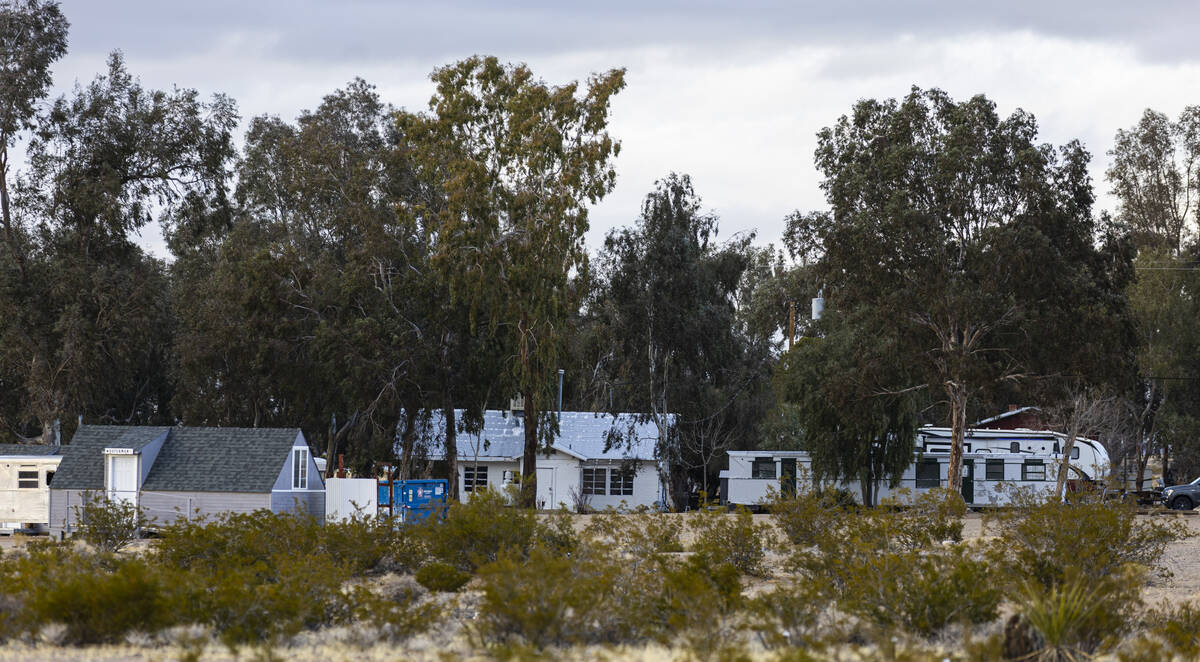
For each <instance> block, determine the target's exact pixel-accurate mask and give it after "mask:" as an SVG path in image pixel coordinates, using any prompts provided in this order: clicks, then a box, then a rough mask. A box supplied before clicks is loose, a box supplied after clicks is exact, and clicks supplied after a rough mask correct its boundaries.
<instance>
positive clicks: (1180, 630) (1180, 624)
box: [1117, 602, 1200, 662]
mask: <svg viewBox="0 0 1200 662" xmlns="http://www.w3.org/2000/svg"><path fill="white" fill-rule="evenodd" d="M1141 627H1142V631H1141V632H1140V633H1139V634H1138V636H1137V637H1135V638H1134V639H1133V640H1132V641H1130V642H1128V643H1127V644H1126V645H1124V646H1122V647H1121V648H1120V649H1119V650H1118V651H1117V659H1119V660H1121V662H1135V661H1137V662H1141V661H1143V660H1144V661H1145V662H1153V661H1156V660H1166V659H1182V660H1194V659H1198V658H1200V609H1198V608H1197V607H1196V605H1195V604H1194V603H1191V602H1185V603H1183V604H1181V605H1178V606H1176V607H1174V608H1171V607H1169V606H1166V605H1164V606H1163V607H1160V608H1157V609H1151V610H1149V611H1148V612H1147V613H1146V614H1145V615H1144V616H1143V617H1142V619H1141Z"/></svg>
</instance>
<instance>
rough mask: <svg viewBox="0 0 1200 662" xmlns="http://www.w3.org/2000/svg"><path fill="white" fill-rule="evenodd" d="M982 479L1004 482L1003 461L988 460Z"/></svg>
mask: <svg viewBox="0 0 1200 662" xmlns="http://www.w3.org/2000/svg"><path fill="white" fill-rule="evenodd" d="M984 477H985V478H987V479H988V480H1004V460H988V461H987V473H986V474H984Z"/></svg>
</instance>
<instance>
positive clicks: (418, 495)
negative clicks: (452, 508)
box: [397, 479, 450, 522]
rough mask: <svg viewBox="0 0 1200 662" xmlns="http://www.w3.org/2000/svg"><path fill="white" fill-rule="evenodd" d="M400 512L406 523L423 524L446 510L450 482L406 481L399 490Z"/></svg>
mask: <svg viewBox="0 0 1200 662" xmlns="http://www.w3.org/2000/svg"><path fill="white" fill-rule="evenodd" d="M397 491H398V497H399V503H398V504H397V505H399V511H400V512H401V513H403V517H404V521H405V522H423V521H425V520H426V519H428V518H429V516H430V515H433V514H434V513H440V512H442V511H444V510H445V507H446V497H447V495H448V493H449V491H450V482H449V481H447V480H443V479H435V480H406V481H402V482H401V483H400V484H399V486H398V488H397Z"/></svg>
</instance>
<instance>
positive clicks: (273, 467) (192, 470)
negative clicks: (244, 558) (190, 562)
mask: <svg viewBox="0 0 1200 662" xmlns="http://www.w3.org/2000/svg"><path fill="white" fill-rule="evenodd" d="M164 433H169V435H168V437H167V440H166V441H165V442H164V443H163V446H162V449H161V450H160V451H159V453H158V457H157V458H156V459H155V461H154V464H153V465H152V466H151V467H150V474H149V475H148V476H147V477H146V481H145V482H144V483H143V485H142V489H144V490H147V491H152V492H258V493H265V492H270V491H271V488H272V487H273V486H274V484H275V479H276V478H277V477H278V476H279V472H280V471H282V469H283V465H284V462H286V461H287V458H288V453H289V452H290V449H291V447H292V444H294V443H295V441H296V436H297V435H299V434H300V430H299V429H298V428H186V427H176V428H166V427H140V426H118V425H81V426H80V427H79V430H78V431H76V433H75V436H74V437H73V438H72V439H71V443H70V444H68V445H67V446H66V447H65V448H64V453H63V461H62V464H60V465H59V467H58V472H57V473H56V474H55V476H54V489H66V490H99V489H104V458H103V454H104V449H105V448H134V449H141V448H142V447H143V446H145V445H146V444H148V443H150V442H152V441H154V440H155V439H157V438H159V437H160V436H162V435H163V434H164Z"/></svg>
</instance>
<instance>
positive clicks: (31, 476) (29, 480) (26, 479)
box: [17, 471, 38, 490]
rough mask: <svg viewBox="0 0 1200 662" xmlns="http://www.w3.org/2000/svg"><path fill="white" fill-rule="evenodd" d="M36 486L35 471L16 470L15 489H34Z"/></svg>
mask: <svg viewBox="0 0 1200 662" xmlns="http://www.w3.org/2000/svg"><path fill="white" fill-rule="evenodd" d="M37 486H38V472H37V471H18V472H17V489H21V490H30V489H33V490H36V489H37Z"/></svg>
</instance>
